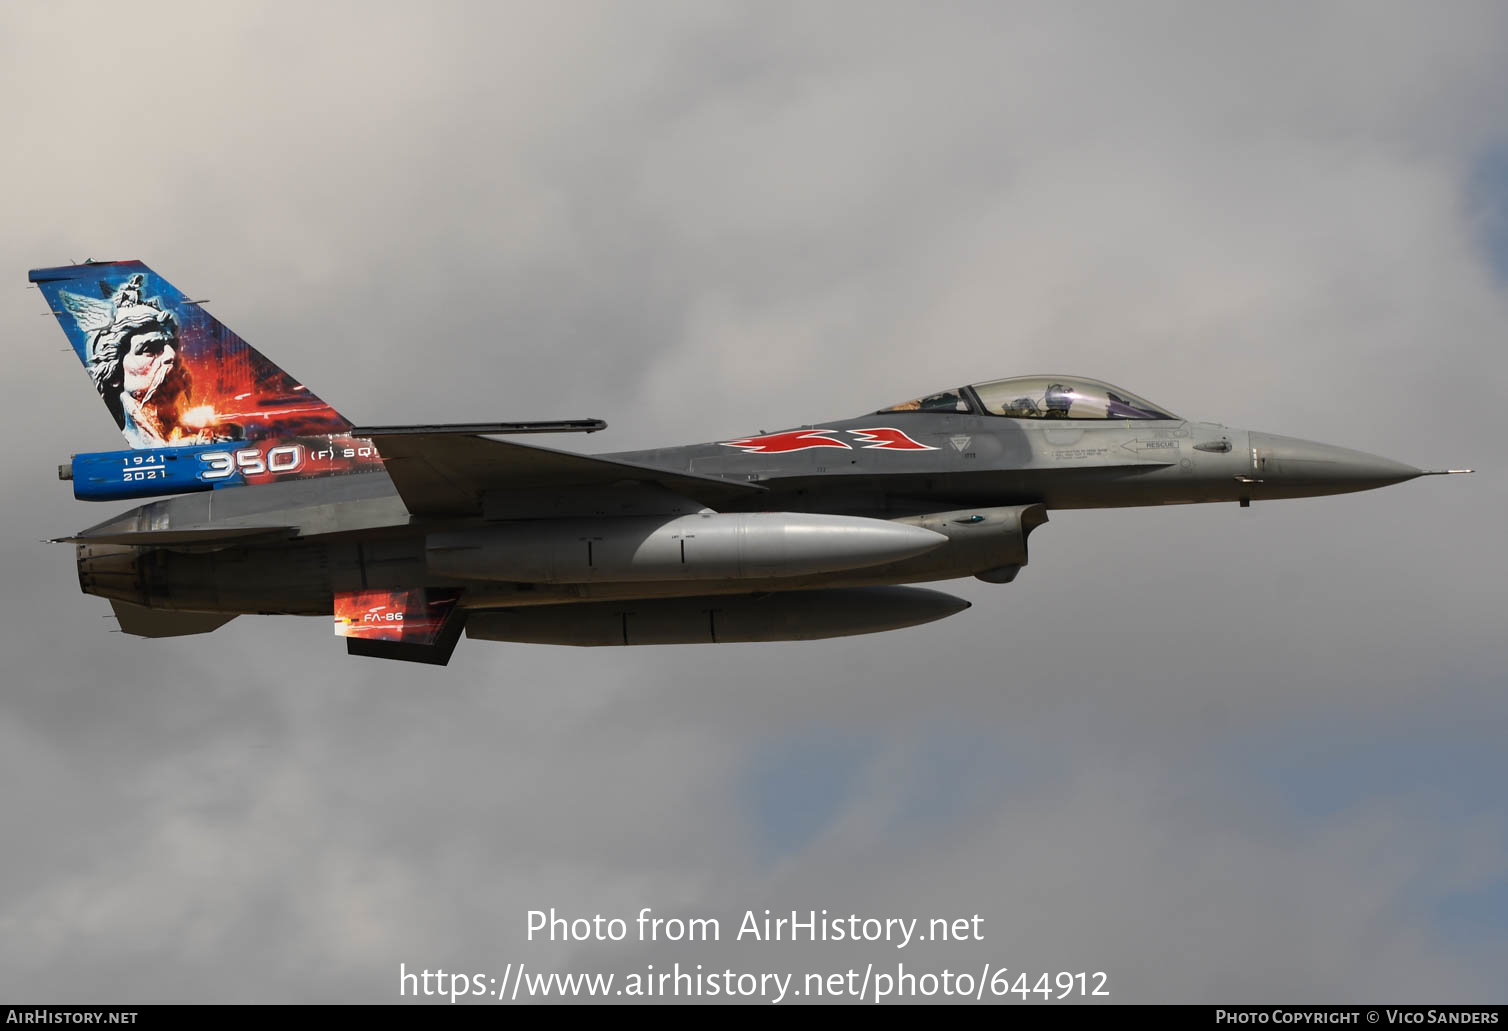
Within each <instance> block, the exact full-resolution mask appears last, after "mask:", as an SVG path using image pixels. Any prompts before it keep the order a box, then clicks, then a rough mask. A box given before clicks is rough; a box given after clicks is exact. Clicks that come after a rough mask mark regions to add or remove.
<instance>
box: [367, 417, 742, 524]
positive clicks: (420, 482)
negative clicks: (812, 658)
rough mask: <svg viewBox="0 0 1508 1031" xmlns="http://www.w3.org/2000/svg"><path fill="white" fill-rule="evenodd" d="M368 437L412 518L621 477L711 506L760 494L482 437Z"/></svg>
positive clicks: (736, 485)
mask: <svg viewBox="0 0 1508 1031" xmlns="http://www.w3.org/2000/svg"><path fill="white" fill-rule="evenodd" d="M371 439H372V441H373V443H375V444H376V445H377V449H378V450H379V451H380V452H381V453H382V457H383V462H384V465H385V466H386V467H387V473H388V475H389V476H390V477H392V480H393V484H394V486H396V487H397V488H398V493H399V494H400V495H401V496H402V497H403V503H404V504H405V505H407V506H408V510H409V511H410V512H411V513H413V514H414V515H416V516H460V515H479V514H481V512H482V496H483V495H484V494H488V493H503V492H508V491H517V490H528V489H534V488H540V487H546V488H555V487H584V486H589V487H606V486H608V485H609V484H614V483H622V482H625V481H628V482H638V483H654V484H658V485H660V486H662V487H665V488H667V489H669V490H671V491H674V492H675V493H677V494H680V495H683V496H684V497H688V498H691V499H693V500H695V501H698V502H700V503H702V504H703V505H706V506H708V507H710V508H718V507H720V506H721V505H722V504H724V503H726V502H729V501H731V500H735V499H737V498H743V497H748V496H749V495H751V494H760V493H763V492H764V488H763V487H759V486H757V485H754V484H749V483H740V482H738V481H735V480H723V479H719V478H717V477H713V476H698V475H695V474H693V473H680V472H672V471H669V470H665V469H656V468H654V467H653V466H645V465H636V464H634V463H631V462H619V461H616V460H614V459H611V458H599V457H597V456H594V455H578V454H572V453H571V452H569V451H555V450H552V449H551V448H543V447H535V446H533V445H531V444H517V443H514V442H512V441H504V440H488V439H487V438H485V437H475V436H450V435H444V434H412V435H409V434H398V435H394V436H383V435H381V434H374V435H373V436H372V438H371Z"/></svg>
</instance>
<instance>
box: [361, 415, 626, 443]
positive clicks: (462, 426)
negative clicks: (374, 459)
mask: <svg viewBox="0 0 1508 1031" xmlns="http://www.w3.org/2000/svg"><path fill="white" fill-rule="evenodd" d="M605 429H607V423H605V422H603V421H602V420H601V419H556V420H553V421H549V422H453V423H435V424H433V425H428V426H424V425H420V426H358V427H356V428H355V429H353V430H352V431H351V436H353V437H365V438H367V439H368V440H370V439H371V438H372V437H396V436H418V435H427V436H445V435H451V436H457V435H465V436H475V435H478V434H480V435H483V436H485V435H487V434H489V433H490V434H509V433H596V432H597V431H598V430H605Z"/></svg>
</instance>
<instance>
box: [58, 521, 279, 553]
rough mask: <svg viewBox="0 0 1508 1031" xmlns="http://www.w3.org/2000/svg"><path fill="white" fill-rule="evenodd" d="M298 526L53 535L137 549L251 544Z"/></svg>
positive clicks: (64, 540)
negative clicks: (69, 535) (71, 535)
mask: <svg viewBox="0 0 1508 1031" xmlns="http://www.w3.org/2000/svg"><path fill="white" fill-rule="evenodd" d="M297 533H298V527H296V526H211V527H205V528H203V529H198V530H139V531H123V532H118V533H97V534H95V533H90V532H89V531H87V530H85V531H84V532H83V533H81V534H77V535H75V536H73V537H54V538H53V540H52V543H54V544H121V545H125V546H126V547H136V548H172V547H214V546H216V545H226V546H228V545H231V544H248V543H250V542H252V541H254V540H258V539H262V538H266V539H268V540H278V539H286V538H289V537H293V536H295V535H296V534H297Z"/></svg>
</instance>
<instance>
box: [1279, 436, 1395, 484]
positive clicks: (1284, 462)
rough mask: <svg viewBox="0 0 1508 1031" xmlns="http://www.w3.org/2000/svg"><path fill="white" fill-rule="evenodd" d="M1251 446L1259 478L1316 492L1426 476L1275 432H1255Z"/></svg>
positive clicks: (1375, 458)
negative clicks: (1254, 454) (1254, 453)
mask: <svg viewBox="0 0 1508 1031" xmlns="http://www.w3.org/2000/svg"><path fill="white" fill-rule="evenodd" d="M1251 446H1252V449H1253V450H1254V451H1255V452H1256V460H1257V464H1258V470H1259V471H1258V473H1257V476H1258V477H1259V478H1260V479H1262V480H1264V481H1266V482H1269V483H1274V482H1275V483H1278V484H1281V485H1282V486H1284V487H1294V488H1307V489H1311V490H1313V491H1314V493H1341V492H1343V491H1353V490H1371V489H1372V488H1373V487H1386V486H1387V485H1388V484H1390V483H1402V482H1403V481H1404V480H1412V479H1413V478H1414V477H1416V476H1422V475H1424V470H1422V469H1416V468H1415V467H1414V466H1412V465H1405V464H1404V463H1403V462H1395V461H1393V460H1392V459H1391V458H1383V457H1382V456H1380V455H1369V454H1367V453H1366V452H1365V451H1352V450H1351V449H1350V448H1343V447H1335V446H1334V445H1331V444H1321V443H1319V442H1317V441H1313V440H1300V439H1299V438H1297V437H1280V436H1278V435H1277V434H1274V433H1253V434H1252V435H1251Z"/></svg>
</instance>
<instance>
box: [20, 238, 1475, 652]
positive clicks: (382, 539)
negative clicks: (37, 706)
mask: <svg viewBox="0 0 1508 1031" xmlns="http://www.w3.org/2000/svg"><path fill="white" fill-rule="evenodd" d="M31 281H32V282H33V283H35V284H36V285H37V286H38V288H40V290H41V291H42V293H43V295H44V296H45V297H46V298H47V301H48V302H49V305H50V308H51V310H52V312H53V313H54V314H55V315H56V316H57V318H58V321H59V323H60V324H61V325H62V327H63V331H64V332H65V333H66V334H67V336H68V339H69V342H70V343H71V344H72V346H73V350H74V351H75V352H76V353H77V355H78V357H79V359H80V360H81V361H82V362H83V364H84V367H85V368H86V369H87V370H88V372H89V374H90V378H91V379H92V381H93V383H94V387H95V390H96V392H97V393H98V394H99V396H100V398H101V399H102V400H103V401H104V403H105V407H106V409H107V410H108V411H109V412H110V414H111V415H112V417H113V418H114V420H115V424H116V426H117V427H118V428H119V429H120V431H121V432H122V434H123V435H124V436H125V439H126V442H127V444H128V445H129V447H128V448H126V449H124V450H117V451H104V452H95V453H88V454H77V455H73V456H72V457H71V459H70V461H69V462H68V463H67V464H65V465H63V466H61V467H60V468H59V476H60V477H61V478H62V479H64V480H71V481H72V483H73V491H74V496H75V497H76V498H79V499H81V500H85V501H119V500H127V499H131V500H135V499H144V498H148V497H158V498H161V500H156V501H152V502H150V503H148V504H144V505H141V506H140V507H138V508H134V509H132V510H131V511H129V512H126V513H124V514H122V515H118V516H115V517H114V518H111V519H107V520H105V521H104V522H101V523H98V524H96V525H94V526H92V527H90V528H89V529H87V530H84V531H82V532H80V533H77V534H75V535H74V536H72V537H66V538H61V540H62V541H66V542H68V543H71V544H73V545H74V548H75V556H76V561H77V564H78V576H79V585H80V586H81V587H82V588H83V590H84V592H85V593H87V594H93V595H98V596H100V597H103V598H107V599H109V601H110V604H111V605H112V607H113V608H114V611H115V615H116V617H117V618H118V620H119V623H120V628H121V630H123V631H124V632H126V633H127V634H132V635H136V636H139V637H149V638H155V637H174V636H180V635H185V634H202V633H208V632H210V631H213V630H215V629H216V628H218V627H220V626H223V625H224V624H225V623H228V622H229V621H230V620H232V619H234V618H235V617H236V616H238V615H243V614H253V613H258V614H296V615H310V616H322V617H324V618H326V619H332V620H333V625H334V630H335V634H336V635H337V636H339V637H342V638H344V639H345V642H346V647H347V650H348V651H349V652H350V653H352V654H356V655H366V656H373V657H378V658H386V659H401V660H408V661H415V662H427V663H434V664H440V665H443V664H445V663H446V662H448V661H449V659H450V656H451V653H452V651H453V649H454V647H455V644H456V641H457V639H458V638H459V636H460V635H461V633H462V632H463V630H464V632H465V634H466V636H467V637H470V638H474V639H478V640H484V641H518V642H534V643H542V644H557V645H637V644H689V643H706V642H731V641H793V640H809V639H814V638H827V637H841V636H846V635H851V634H866V633H873V632H876V631H881V630H893V629H897V628H901V627H907V626H913V625H916V624H921V623H927V622H930V621H932V620H936V619H941V618H943V617H945V616H949V615H953V614H955V613H957V612H960V611H962V610H963V609H966V608H968V607H969V603H968V602H966V601H964V600H962V599H960V598H956V597H954V596H952V595H949V594H945V593H942V592H940V591H935V590H930V589H924V588H918V587H909V586H903V585H907V584H916V583H927V582H933V581H939V580H950V579H955V578H960V577H970V576H972V577H976V578H978V579H980V580H983V581H986V582H988V583H994V584H1004V583H1009V582H1010V581H1011V580H1013V579H1015V577H1016V575H1017V573H1019V572H1020V570H1021V569H1022V567H1023V566H1025V565H1026V564H1027V538H1028V537H1029V536H1030V535H1031V533H1032V531H1033V530H1034V529H1036V528H1037V527H1039V526H1041V525H1042V524H1043V523H1045V522H1046V521H1047V513H1048V511H1049V510H1050V509H1054V508H1111V507H1119V506H1129V505H1177V504H1194V503H1202V502H1225V503H1230V504H1240V505H1242V506H1246V505H1249V504H1250V503H1251V502H1253V501H1267V500H1273V499H1278V498H1300V497H1312V496H1315V495H1323V494H1341V493H1346V492H1348V491H1359V490H1370V489H1372V488H1374V487H1382V486H1386V485H1388V484H1393V483H1400V482H1402V481H1404V480H1412V479H1414V478H1415V477H1418V476H1425V475H1433V474H1431V473H1426V472H1425V471H1423V470H1421V469H1417V468H1415V467H1413V466H1411V465H1405V464H1403V463H1401V462H1395V461H1392V460H1390V459H1386V458H1379V457H1377V456H1376V455H1369V454H1365V453H1363V452H1360V451H1350V450H1346V449H1344V448H1338V447H1332V446H1330V445H1328V444H1318V443H1315V442H1313V441H1308V440H1298V439H1295V438H1292V437H1282V436H1277V435H1274V434H1271V433H1261V432H1255V431H1248V430H1241V429H1234V428H1230V427H1226V426H1222V425H1219V424H1216V423H1208V422H1193V421H1190V420H1188V419H1185V418H1183V417H1182V416H1179V415H1175V414H1174V413H1173V412H1171V411H1170V410H1168V409H1167V408H1164V407H1163V406H1161V405H1159V404H1154V403H1153V402H1151V401H1148V400H1146V399H1144V398H1141V397H1138V396H1137V395H1136V394H1133V393H1131V392H1130V391H1129V390H1123V389H1121V388H1120V387H1116V386H1112V385H1110V384H1108V383H1103V382H1100V381H1099V380H1094V379H1088V378H1086V377H1082V376H1073V375H1051V376H1024V377H1014V378H1009V379H993V380H987V381H983V382H979V383H972V384H969V385H967V386H961V387H957V388H954V389H950V390H940V391H938V392H936V393H931V394H927V395H925V396H923V397H919V398H916V399H915V400H912V401H905V402H903V403H901V404H894V405H889V406H887V407H883V408H879V409H878V410H875V411H872V412H868V413H866V414H863V415H860V416H858V417H856V418H842V419H828V420H825V421H822V422H814V423H811V424H809V425H805V426H798V427H795V428H793V429H785V430H780V431H779V432H774V433H766V432H764V431H760V432H758V433H753V434H746V435H743V436H733V437H729V438H727V439H724V440H715V441H711V442H708V443H704V444H693V445H689V446H684V447H672V448H663V449H658V450H651V451H636V452H622V453H616V454H603V455H582V454H576V453H572V452H568V451H559V450H553V449H550V448H544V447H537V446H534V445H531V444H525V443H521V442H519V441H517V440H499V439H496V438H498V437H501V436H511V435H517V434H529V433H550V432H586V433H592V432H596V431H598V430H601V429H603V428H604V427H605V424H604V423H603V422H602V421H601V420H596V419H576V420H564V421H558V422H512V423H475V424H461V425H422V426H366V427H361V426H357V425H355V424H353V423H351V422H350V421H349V420H347V419H346V418H345V417H343V416H342V415H340V414H339V413H338V412H336V411H335V409H334V408H332V407H331V406H330V405H328V404H326V403H325V402H324V401H322V400H320V399H319V398H318V397H316V396H315V395H314V393H313V392H312V391H310V390H309V389H308V388H307V387H306V386H304V385H303V384H302V383H301V382H299V381H298V380H296V379H294V378H293V377H291V376H290V375H288V374H287V373H285V372H284V371H283V370H282V369H280V368H278V367H277V366H276V365H274V364H272V363H271V362H270V361H268V360H267V359H266V358H265V357H263V356H262V355H261V354H260V353H259V352H258V351H256V350H254V349H252V348H251V347H250V346H249V345H248V344H246V343H245V342H244V341H243V340H241V338H240V337H238V336H236V335H235V334H234V333H232V332H231V331H230V330H229V329H227V328H226V327H225V326H223V325H222V324H221V323H220V322H219V321H218V320H217V319H216V318H215V317H214V316H213V315H211V314H209V312H208V311H207V310H206V309H205V308H204V307H203V303H204V302H202V301H197V300H191V299H189V298H188V297H186V296H185V295H184V294H183V293H182V292H181V291H179V290H178V289H177V288H176V287H174V286H173V285H172V284H170V283H169V282H167V281H166V280H165V279H162V278H161V277H160V276H158V275H157V274H156V273H154V272H153V271H152V270H151V269H149V268H147V267H146V266H145V265H143V264H142V263H140V262H138V261H125V262H89V263H86V264H83V265H70V266H65V267H60V268H45V269H36V270H33V271H32V272H31ZM1469 471H1470V470H1458V469H1450V470H1443V472H1469Z"/></svg>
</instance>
